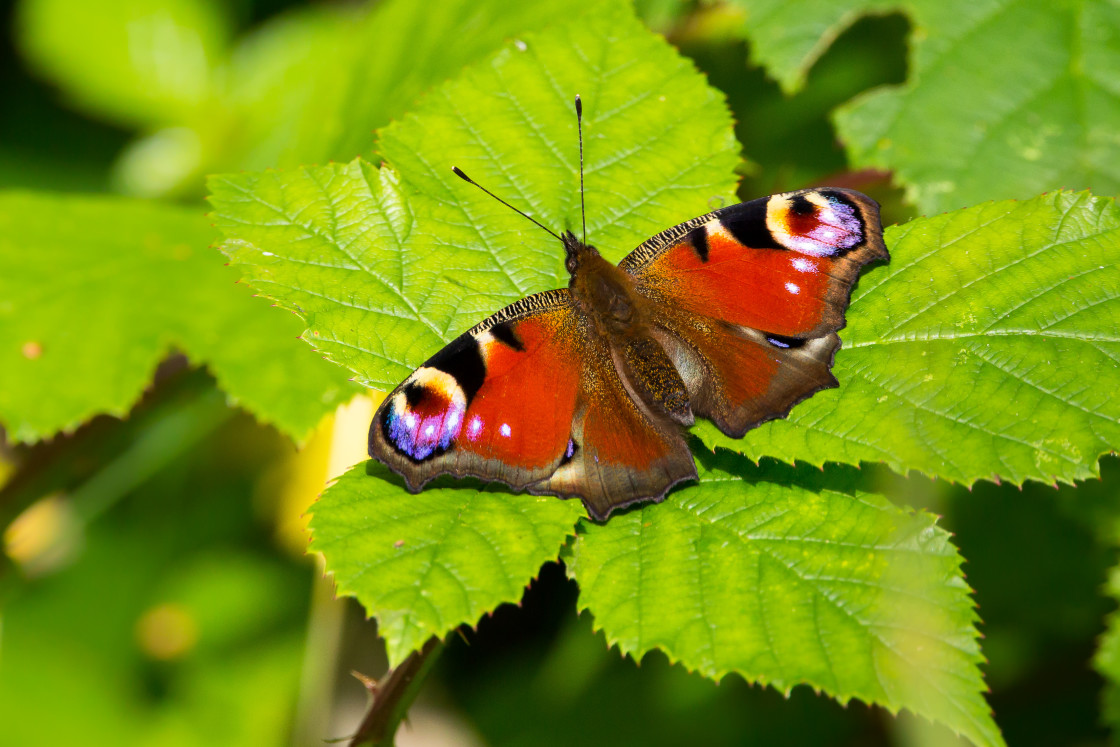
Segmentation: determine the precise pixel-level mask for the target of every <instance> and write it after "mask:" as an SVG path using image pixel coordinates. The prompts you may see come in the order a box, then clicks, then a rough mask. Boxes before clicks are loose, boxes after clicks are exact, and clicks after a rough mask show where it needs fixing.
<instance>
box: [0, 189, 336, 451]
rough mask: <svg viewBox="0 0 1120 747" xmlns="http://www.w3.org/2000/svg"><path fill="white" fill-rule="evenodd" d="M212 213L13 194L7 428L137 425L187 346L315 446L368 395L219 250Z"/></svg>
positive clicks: (7, 207)
mask: <svg viewBox="0 0 1120 747" xmlns="http://www.w3.org/2000/svg"><path fill="white" fill-rule="evenodd" d="M212 240H213V231H212V229H211V228H210V227H209V225H208V222H207V221H206V219H205V218H204V217H203V216H202V214H201V211H194V210H186V209H180V208H173V207H167V206H160V205H155V204H151V203H145V202H138V201H132V200H124V199H114V198H95V197H60V196H52V195H49V194H37V193H31V192H9V193H4V194H0V267H2V268H3V269H2V270H0V421H2V422H3V423H4V425H5V426H6V428H7V429H8V435H9V437H10V438H13V439H15V440H17V441H34V440H37V439H40V438H45V437H48V436H50V435H52V434H53V433H55V432H57V431H59V430H69V429H72V428H74V427H76V426H77V425H79V424H81V423H82V422H84V421H85V420H87V419H89V418H90V417H91V416H93V415H95V414H97V413H101V412H107V413H111V414H114V415H123V414H124V413H126V412H127V411H128V409H129V408H130V407H131V406H132V404H133V403H134V402H135V401H136V399H137V397H139V396H140V393H141V391H142V390H143V388H144V386H145V385H146V384H147V383H148V382H149V381H150V380H151V377H152V372H153V370H154V368H155V366H156V364H157V363H158V362H159V360H160V359H161V358H163V357H164V356H166V355H167V354H168V352H169V350H170V349H172V348H173V347H176V348H179V349H181V350H183V351H184V352H186V353H187V355H188V356H189V357H190V358H191V359H192V360H194V361H195V362H198V363H203V364H206V365H208V366H209V367H210V369H211V370H212V371H213V373H214V375H215V376H216V377H217V379H218V382H219V384H220V385H221V387H222V388H223V389H224V390H225V391H226V392H227V393H228V394H229V395H230V397H231V398H232V399H233V400H234V401H236V402H239V403H241V404H242V405H244V406H245V407H246V408H247V409H248V410H250V411H251V412H253V413H254V414H255V415H257V417H259V418H260V419H261V420H263V421H265V422H268V423H273V424H275V425H276V426H277V427H279V428H280V429H281V430H283V431H285V432H286V433H288V434H289V435H291V436H293V437H295V438H302V437H303V436H305V435H306V434H307V432H308V431H309V430H310V429H311V428H312V427H313V426H314V425H315V423H316V422H318V420H319V418H320V417H321V416H322V415H323V414H324V413H325V412H327V411H329V410H330V409H332V408H333V407H334V406H335V405H337V404H338V403H340V402H342V401H344V400H345V399H347V398H349V396H351V395H352V394H353V393H354V391H355V389H354V387H353V386H352V385H351V384H349V383H348V382H347V381H346V375H345V373H344V372H343V371H342V370H341V369H338V368H337V367H335V366H332V365H331V364H329V363H327V362H326V361H323V360H321V359H320V358H319V357H318V356H316V355H315V353H314V352H313V351H311V350H308V349H307V348H306V347H305V346H303V345H302V344H300V343H299V342H298V341H297V340H296V339H295V338H296V337H297V336H298V334H299V330H300V327H301V325H300V322H299V321H298V320H297V319H294V318H292V317H287V318H286V317H285V315H283V314H280V313H278V312H276V311H274V310H272V309H269V308H268V306H267V304H265V303H264V302H263V301H261V300H259V299H254V298H252V297H251V295H250V293H249V291H248V289H246V288H243V287H238V286H236V285H235V284H234V283H235V282H236V274H235V273H233V272H232V271H231V270H229V269H227V268H224V267H222V266H221V262H220V261H219V258H220V255H218V254H217V253H216V252H213V251H211V250H210V249H207V244H209V243H210V242H211V241H212Z"/></svg>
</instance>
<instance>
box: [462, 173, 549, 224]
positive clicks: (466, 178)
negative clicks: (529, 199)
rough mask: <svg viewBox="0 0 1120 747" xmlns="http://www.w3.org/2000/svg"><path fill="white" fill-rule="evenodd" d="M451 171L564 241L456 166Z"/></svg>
mask: <svg viewBox="0 0 1120 747" xmlns="http://www.w3.org/2000/svg"><path fill="white" fill-rule="evenodd" d="M451 170H452V171H454V172H455V176H457V177H459V178H460V179H462V180H463V181H465V182H468V183H470V184H473V185H474V186H476V187H478V188H479V189H481V190H482V191H483V192H485V193H486V194H488V195H490V196H491V197H493V198H494V199H495V200H497V201H498V202H500V203H502V204H503V205H505V206H506V207H508V208H509V209H510V210H512V211H513V212H515V213H517V214H518V215H520V216H522V217H525V218H528V219H529V220H531V221H533V223H535V224H537V226H538V227H539V228H542V229H544V230H545V231H548V233H550V234H552V235H553V236H555V237H556V239H557V240H558V241H561V242H562V241H563V240H564V239H562V238H560V237H559V236H556V233H555V232H553V231H551V230H549V229H548V228H546V227H545V226H544V225H542V224H541V222H540V221H538V220H537V219H536V218H534V217H533V216H531V215H529V214H528V213H524V212H522V211H520V210H518V209H517V208H515V207H514V206H513V205H510V204H509V203H508V202H506V201H505V200H503V199H502V198H501V197H498V196H497V195H496V194H494V193H493V192H491V191H490V190H488V189H487V188H486V187H484V186H482V185H481V184H479V183H478V182H476V181H475V180H474V179H471V178H470V177H469V176H467V175H466V173H464V172H463V170H462V169H461V168H459V167H458V166H452V167H451Z"/></svg>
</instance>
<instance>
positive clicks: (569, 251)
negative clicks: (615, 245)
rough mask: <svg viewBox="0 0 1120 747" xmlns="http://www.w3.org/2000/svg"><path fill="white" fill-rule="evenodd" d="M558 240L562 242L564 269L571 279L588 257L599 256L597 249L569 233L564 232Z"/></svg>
mask: <svg viewBox="0 0 1120 747" xmlns="http://www.w3.org/2000/svg"><path fill="white" fill-rule="evenodd" d="M560 240H561V241H563V242H564V269H566V270H567V271H568V274H569V275H572V276H573V277H574V276H575V274H576V272H578V271H579V268H580V267H581V266H583V265H584V264H586V263H587V261H588V259H589V258H590V257H598V256H599V250H598V249H596V248H595V247H593V246H591V245H590V244H585V243H583V242H582V241H580V240H579V239H578V238H576V235H575V234H574V233H572V232H571V231H565V232H564V234H563V235H562V236H561V237H560Z"/></svg>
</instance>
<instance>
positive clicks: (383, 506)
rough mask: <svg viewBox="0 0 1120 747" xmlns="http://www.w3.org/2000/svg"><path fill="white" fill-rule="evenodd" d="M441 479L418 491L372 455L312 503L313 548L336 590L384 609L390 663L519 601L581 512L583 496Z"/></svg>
mask: <svg viewBox="0 0 1120 747" xmlns="http://www.w3.org/2000/svg"><path fill="white" fill-rule="evenodd" d="M371 477H372V478H373V479H371ZM442 484H447V485H449V486H454V487H446V488H440V487H434V488H429V489H427V490H425V491H424V492H422V493H420V494H418V495H412V494H411V493H408V492H406V491H405V490H404V489H403V484H402V482H401V481H400V480H399V479H397V478H395V477H393V476H392V475H391V473H390V472H389V470H388V469H387V468H386V467H384V466H383V465H381V464H378V463H377V462H374V461H370V462H367V463H365V464H360V465H358V466H356V467H354V468H353V469H351V470H350V471H349V472H347V473H346V474H345V475H343V476H342V477H341V478H339V480H338V481H337V482H336V483H335V484H333V485H331V486H330V487H329V488H328V489H327V490H326V492H324V493H323V495H322V497H320V498H319V500H318V502H317V503H316V504H315V505H314V507H313V509H312V519H311V529H312V532H313V539H312V543H311V550H312V551H313V552H321V553H323V554H324V555H325V556H326V558H327V560H328V569H329V571H330V572H331V573H333V574H334V577H335V580H336V582H337V583H338V593H339V594H340V595H346V596H353V597H355V598H357V600H358V601H359V602H361V603H362V606H363V607H365V608H366V610H367V611H368V612H369V613H370V614H371V615H373V616H375V617H377V623H378V631H379V632H380V633H381V635H382V636H383V637H384V638H385V642H386V644H387V646H388V652H389V664H390V666H396V665H398V664H400V663H401V662H402V661H403V660H404V659H405V657H407V656H408V655H409V654H410V653H411V652H412V651H414V650H416V649H419V648H420V647H421V646H423V645H424V643H425V642H426V641H427V640H428V639H429V638H431V637H432V636H439V637H443V636H445V635H447V634H448V633H450V632H451V631H452V630H454V629H455V628H457V627H458V626H460V625H462V624H464V623H466V624H472V625H473V624H474V623H476V622H477V621H478V619H479V618H480V617H481V616H482V615H483V614H484V613H486V612H489V611H491V610H493V609H494V608H495V607H497V606H498V605H500V604H503V603H506V602H513V603H516V602H518V601H519V600H520V599H521V594H522V592H523V591H524V589H525V586H526V585H528V583H529V582H530V581H531V580H532V579H533V577H535V576H536V574H537V571H538V570H539V569H540V567H541V565H543V564H544V563H547V562H549V561H550V560H556V558H557V557H558V556H559V554H560V548H561V546H562V545H563V544H564V542H566V541H567V539H568V537H569V536H571V535H572V534H574V533H575V523H576V520H577V519H578V518H579V517H580V516H581V515H583V506H582V505H581V504H580V503H579V502H578V501H559V500H557V499H555V498H551V497H547V496H545V497H542V496H530V495H510V494H508V493H502V492H496V491H495V490H493V489H488V490H475V489H473V488H469V487H461V483H454V482H452V481H450V480H443V481H442Z"/></svg>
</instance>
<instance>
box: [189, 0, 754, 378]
mask: <svg viewBox="0 0 1120 747" xmlns="http://www.w3.org/2000/svg"><path fill="white" fill-rule="evenodd" d="M578 92H582V93H583V94H584V102H585V118H584V124H585V138H586V142H585V146H586V156H587V170H586V178H587V203H588V205H589V206H590V210H589V213H588V236H589V238H590V240H591V241H592V242H593V243H594V244H596V245H597V246H599V247H600V248H601V249H602V250H603V251H604V253H605V254H606V255H607V256H609V257H612V258H614V259H620V258H621V257H622V256H623V255H624V254H625V253H626V252H628V251H629V250H630V249H632V248H633V247H635V246H637V245H638V244H639V243H640V242H641V241H642V240H644V239H645V238H646V237H648V236H649V235H651V234H653V233H655V232H657V231H659V230H661V229H663V228H665V227H667V226H669V225H672V224H673V223H675V222H677V221H679V220H681V219H683V218H685V217H689V216H693V215H697V214H700V213H703V212H706V211H708V210H710V209H711V207H712V204H713V201H714V202H715V203H721V202H724V201H729V200H730V199H731V197H730V194H731V193H732V190H733V189H734V180H733V177H732V168H733V166H734V165H735V163H736V161H737V156H736V151H737V145H736V143H735V140H734V137H733V135H732V133H731V121H730V118H729V116H728V114H727V111H726V108H725V106H724V104H723V101H722V98H721V96H720V95H719V94H718V93H717V92H716V91H714V90H713V89H711V88H709V87H707V86H706V85H705V84H704V81H703V78H702V77H701V76H700V75H699V74H698V73H697V72H696V71H695V69H694V68H692V66H691V65H690V64H688V63H687V62H685V61H684V60H682V59H681V58H680V57H679V55H677V54H676V52H674V51H673V50H672V48H671V47H669V46H668V45H667V44H666V43H665V42H664V40H662V39H661V38H659V37H656V36H654V35H653V34H651V33H649V32H648V31H646V30H645V29H644V28H643V27H642V26H641V24H640V23H639V22H638V21H637V20H636V19H634V17H633V15H632V13H631V12H630V11H629V9H628V8H627V7H626V6H625V5H623V4H617V3H609V4H601V5H597V6H596V7H595V8H594V9H593V10H591V11H589V12H588V13H587V14H586V15H584V16H582V17H577V18H576V19H574V20H573V21H571V22H570V23H568V24H566V25H564V26H562V27H558V28H556V29H555V30H553V31H552V32H550V33H547V34H540V35H526V36H525V37H524V38H523V39H522V40H520V41H519V42H518V43H517V44H515V45H511V46H509V47H507V48H506V49H504V50H503V51H501V52H500V53H498V54H497V55H495V56H493V57H492V58H491V59H489V60H488V61H487V62H486V63H484V64H481V65H479V66H477V67H476V68H473V69H471V70H469V71H468V72H467V73H466V74H464V75H463V76H462V77H461V78H459V79H457V80H456V81H454V82H453V83H450V84H447V85H445V86H443V87H441V88H439V89H437V90H435V91H433V92H432V93H431V94H430V95H429V96H428V97H427V98H426V99H425V100H424V102H423V104H422V105H421V106H420V107H419V108H418V109H417V110H416V112H415V113H414V114H412V115H410V116H407V117H404V118H403V119H401V120H400V121H398V122H396V123H394V124H393V125H391V126H389V127H387V128H386V129H385V130H383V131H382V132H381V133H380V134H381V140H380V151H381V153H382V154H383V155H384V156H385V157H386V159H387V160H388V162H389V164H391V166H389V167H383V168H381V169H377V168H375V167H373V166H372V165H370V164H369V163H366V162H364V161H361V160H357V161H354V162H352V163H350V164H346V165H342V164H331V165H328V166H322V167H309V168H300V169H292V170H288V171H270V172H264V173H247V174H234V175H226V176H221V177H214V178H212V179H211V182H210V186H211V191H212V196H211V201H212V203H213V205H214V209H215V210H214V218H215V219H216V221H217V225H218V226H219V227H220V228H221V229H222V231H223V232H224V233H225V235H226V237H227V240H226V241H225V242H224V245H223V250H224V251H226V252H227V253H228V254H229V256H230V258H231V259H232V260H233V262H234V263H236V264H239V265H241V269H242V271H243V272H244V274H245V275H246V277H247V278H248V280H249V282H250V283H251V284H252V285H253V286H254V288H256V289H257V290H259V291H260V292H262V293H264V294H266V295H268V296H270V297H272V298H275V299H276V300H277V301H278V302H279V303H280V304H281V305H283V306H285V307H287V308H290V309H293V310H295V311H297V312H298V313H299V314H300V315H301V316H303V317H304V319H306V321H307V324H308V327H309V330H310V334H309V336H308V339H309V340H310V341H311V342H312V343H313V344H314V345H315V346H316V347H317V348H318V349H319V350H321V351H322V352H323V353H325V354H326V355H327V356H328V357H329V358H331V359H333V360H336V361H338V362H339V363H342V364H344V365H346V366H348V367H349V368H351V369H352V370H353V371H355V372H356V373H357V374H358V379H359V380H360V381H362V382H363V383H365V384H367V385H369V386H373V387H376V388H379V389H383V390H387V389H390V388H392V387H393V386H395V385H396V384H397V383H398V382H399V381H400V380H401V379H403V378H404V377H405V376H407V375H408V373H409V372H410V371H411V370H412V369H414V368H415V367H416V366H418V365H419V364H421V363H422V362H423V361H424V360H426V359H427V358H428V357H430V356H431V354H432V353H433V352H434V351H435V350H437V349H438V348H439V347H440V346H441V345H442V344H443V343H444V342H446V341H448V340H450V339H451V338H453V337H454V336H456V335H458V334H459V333H460V332H462V331H463V330H464V329H467V328H468V327H470V326H472V325H473V324H475V323H476V322H477V321H478V320H479V319H481V318H482V317H483V316H485V315H486V314H488V313H491V312H493V311H496V310H497V309H499V308H500V307H502V306H503V305H505V304H507V303H510V302H512V301H513V300H515V299H518V298H521V297H522V296H524V295H526V294H528V293H532V292H535V291H540V290H545V289H548V288H555V287H558V286H561V285H565V284H566V282H567V279H566V273H565V272H564V270H563V262H562V259H563V252H562V251H561V250H560V247H559V245H558V243H557V242H556V241H555V239H553V238H551V237H549V236H548V235H547V234H545V233H544V232H543V231H540V230H539V229H537V228H535V227H534V226H532V224H530V223H529V222H528V221H526V220H525V219H524V218H521V217H519V216H517V215H515V214H514V213H513V212H512V211H510V210H508V209H507V208H505V207H503V206H501V205H499V204H498V203H497V202H495V201H494V200H492V199H491V198H489V197H487V196H485V195H483V194H481V193H480V192H479V191H478V190H476V189H474V188H473V187H470V186H469V185H467V184H465V183H463V182H462V181H460V180H459V179H457V178H456V177H455V176H454V175H452V173H451V170H450V167H451V165H452V164H457V165H459V166H461V167H463V168H464V169H465V170H466V171H467V172H468V173H469V174H471V176H472V177H474V178H475V179H476V180H477V181H479V182H480V183H482V184H484V185H486V186H487V187H488V188H489V189H491V190H493V191H495V192H497V193H499V194H501V195H503V196H504V197H505V198H506V199H508V200H510V201H511V202H514V203H515V204H517V205H518V206H520V207H522V208H523V209H526V210H527V211H528V212H529V213H530V214H532V215H533V216H534V217H536V218H537V219H538V220H540V221H541V222H543V223H544V224H545V225H548V226H553V227H554V229H555V230H558V229H561V228H564V227H573V228H577V229H578V228H579V226H580V213H579V207H580V201H579V150H578V145H577V139H576V123H575V116H574V112H573V109H572V97H573V96H574V94H576V93H578ZM398 170H399V171H398Z"/></svg>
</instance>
